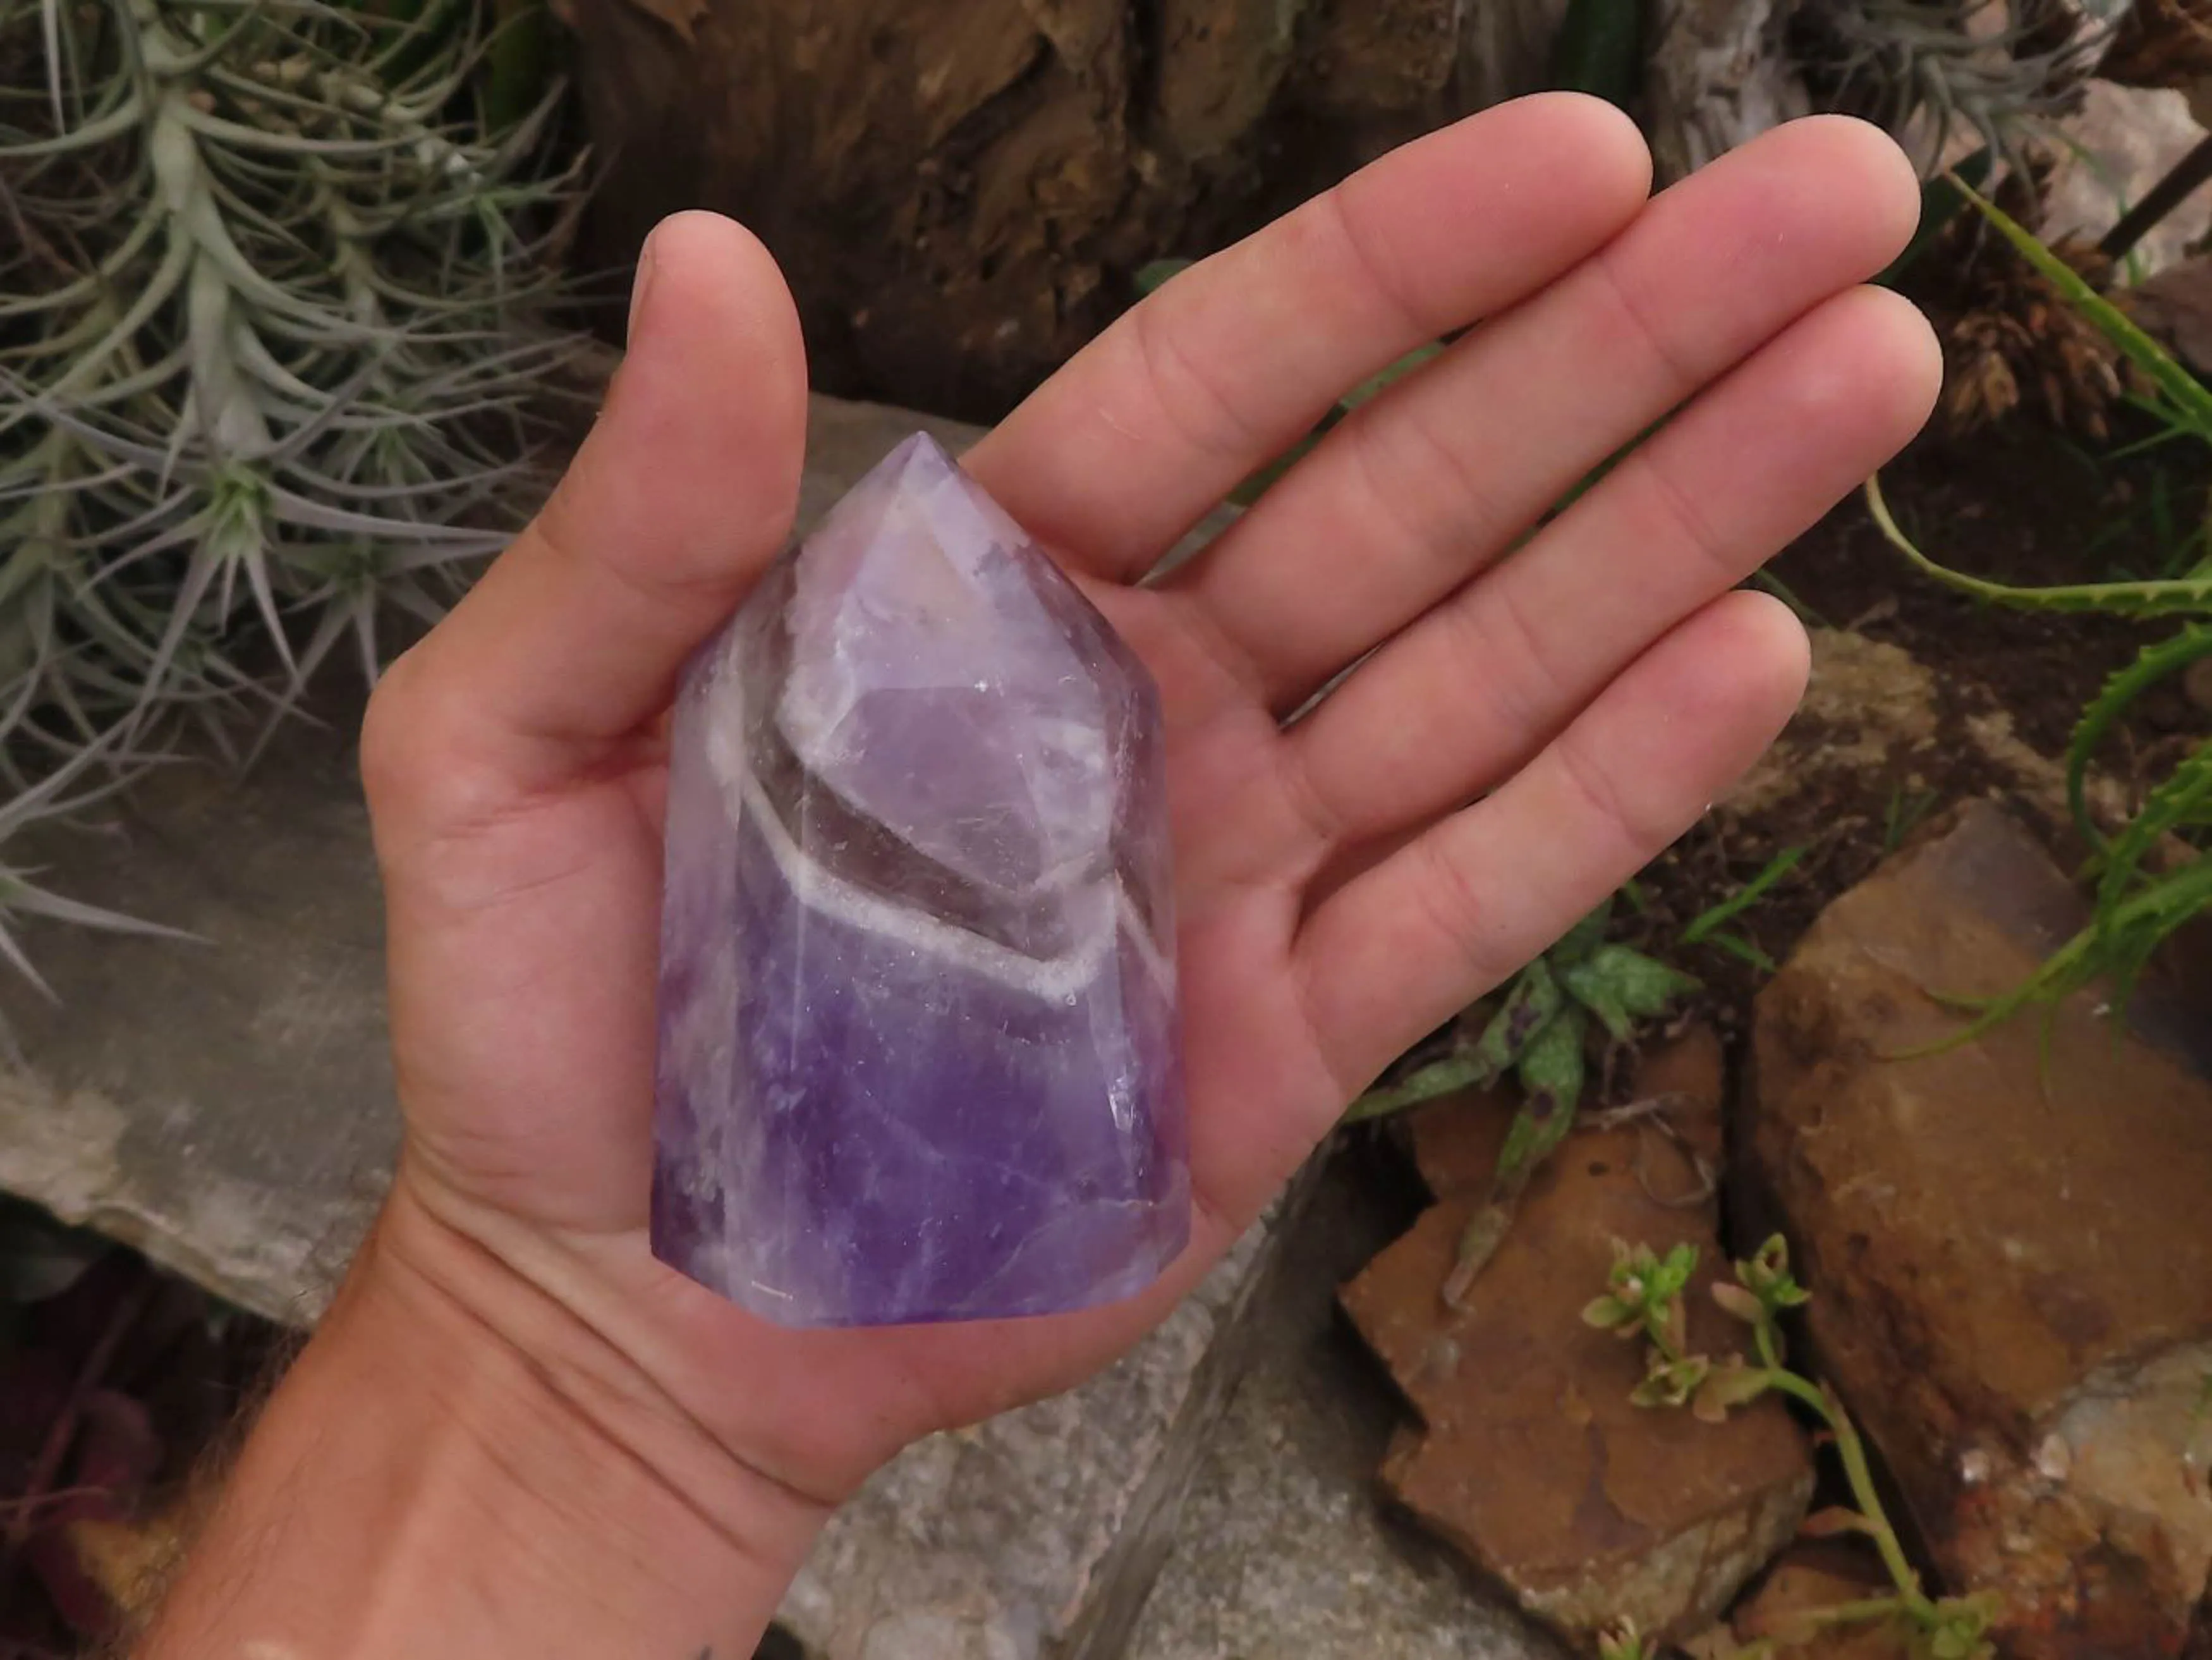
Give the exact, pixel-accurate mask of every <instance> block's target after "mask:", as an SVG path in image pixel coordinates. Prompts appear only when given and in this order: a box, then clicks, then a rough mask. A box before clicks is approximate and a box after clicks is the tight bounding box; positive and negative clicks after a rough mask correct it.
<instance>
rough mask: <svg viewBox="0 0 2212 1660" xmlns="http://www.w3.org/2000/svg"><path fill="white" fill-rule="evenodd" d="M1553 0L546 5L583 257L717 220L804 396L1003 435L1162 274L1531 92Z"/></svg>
mask: <svg viewBox="0 0 2212 1660" xmlns="http://www.w3.org/2000/svg"><path fill="white" fill-rule="evenodd" d="M1559 3H1560V0H1480V3H1475V4H1467V3H1464V0H1144V3H1139V0H555V5H556V10H557V11H558V12H559V14H560V15H562V18H563V19H564V20H565V21H567V22H568V25H569V26H570V27H571V28H572V29H573V30H574V33H575V34H576V36H577V38H578V46H579V48H580V49H579V50H578V51H577V52H576V53H575V69H576V78H577V82H578V86H579V90H580V95H581V97H582V100H583V103H584V107H585V112H586V119H587V120H588V122H589V125H590V127H591V130H592V142H593V148H594V150H595V153H596V154H598V155H599V156H600V157H601V158H602V161H603V162H604V166H605V179H603V181H602V185H601V188H600V189H599V190H598V191H597V192H595V194H594V197H593V200H592V206H591V210H590V213H589V215H588V216H587V222H586V231H585V235H584V238H583V247H582V249H581V251H580V256H579V263H580V265H583V266H586V267H588V268H592V269H599V270H617V269H619V268H621V267H622V266H623V265H627V264H629V262H630V261H631V260H633V259H634V258H635V255H636V252H637V249H638V246H639V244H640V243H641V240H643V238H644V235H645V233H646V231H647V229H648V228H650V227H651V226H652V224H653V222H655V221H657V220H658V219H659V218H660V217H661V216H663V215H664V214H666V213H669V212H671V211H674V210H678V209H680V208H689V207H709V208H714V209H717V210H720V211H723V212H726V213H730V214H732V215H734V216H737V217H738V218H739V219H742V220H743V221H744V222H745V223H746V224H747V225H748V226H750V227H751V228H753V229H754V230H756V231H757V233H758V234H760V236H761V238H762V240H763V241H765V242H766V243H767V244H768V246H769V248H770V249H771V250H772V251H773V252H775V256H776V258H777V259H778V261H779V262H780V263H781V265H782V267H783V270H784V272H785V274H786V276H787V277H788V278H789V279H790V282H791V287H792V290H793V294H794V295H795V296H796V297H797V300H798V303H799V307H800V310H801V314H802V318H803V320H804V323H805V332H806V340H807V348H808V353H809V357H810V362H811V368H812V369H813V371H814V378H815V383H816V384H817V386H821V387H823V389H824V390H830V391H836V392H842V393H845V394H848V395H857V396H866V397H872V398H892V399H894V400H895V401H897V402H900V403H903V404H911V405H913V406H915V407H917V408H922V409H928V410H936V411H939V412H940V413H945V414H950V415H961V416H966V417H971V418H975V419H989V418H993V417H996V416H998V415H1000V414H1002V413H1003V412H1004V411H1005V410H1006V409H1007V408H1008V407H1010V406H1011V405H1012V403H1013V402H1014V401H1015V400H1016V399H1017V398H1018V397H1019V396H1020V395H1021V394H1023V393H1024V392H1026V391H1028V390H1029V388H1030V387H1031V386H1034V385H1035V384H1036V382H1037V381H1038V380H1042V378H1043V377H1044V376H1045V375H1046V374H1048V373H1049V372H1050V371H1051V370H1053V369H1054V368H1057V367H1058V366H1059V365H1060V363H1062V362H1065V361H1066V359H1067V357H1068V356H1070V355H1071V354H1072V353H1073V351H1074V350H1076V349H1077V348H1079V346H1081V345H1082V344H1083V343H1084V342H1085V340H1087V339H1089V338H1090V337H1091V335H1092V334H1094V333H1095V332H1097V330H1098V329H1099V328H1100V327H1101V326H1103V325H1104V324H1105V323H1107V322H1108V321H1109V320H1110V319H1112V318H1113V317H1114V316H1115V314H1116V313H1119V312H1120V311H1121V308H1122V307H1124V306H1126V305H1127V303H1128V301H1129V300H1130V298H1131V297H1132V289H1131V284H1130V282H1129V279H1130V277H1132V276H1133V274H1134V273H1135V272H1136V271H1138V270H1139V269H1140V268H1141V267H1142V266H1144V265H1146V264H1147V263H1149V262H1150V261H1152V260H1154V259H1157V258H1163V257H1165V256H1170V255H1197V254H1201V253H1205V252H1208V251H1210V250H1211V249H1212V248H1215V247H1218V246H1223V245H1224V244H1225V242H1227V241H1230V240H1234V238H1235V237H1236V236H1237V235H1238V234H1242V233H1243V232H1244V231H1247V230H1249V229H1252V228H1255V227H1256V226H1257V225H1258V224H1259V223H1260V222H1261V221H1263V220H1264V219H1266V218H1267V216H1269V215H1271V214H1272V213H1273V212H1277V211H1279V210H1282V209H1284V208H1285V207H1288V206H1289V205H1290V204H1291V203H1293V202H1296V201H1297V200H1299V199H1301V198H1304V196H1306V195H1308V194H1310V193H1311V192H1314V191H1317V190H1319V189H1322V188H1323V187H1325V186H1327V185H1331V184H1334V182H1336V180H1337V179H1340V178H1342V177H1343V176H1344V174H1346V173H1348V172H1350V171H1352V169H1353V168H1354V167H1358V165H1359V164H1360V163H1362V162H1364V161H1367V160H1369V159H1370V157H1371V156H1372V155H1374V154H1376V152H1377V151H1378V150H1379V149H1381V148H1383V147H1384V146H1387V145H1388V144H1389V143H1393V142H1395V141H1396V140H1398V139H1401V138H1404V137H1411V136H1412V135H1413V133H1415V132H1418V131H1423V130H1425V129H1426V128H1427V127H1429V126H1431V125H1437V124H1439V123H1441V122H1443V121H1444V120H1447V119H1450V118H1451V117H1453V116H1455V115H1457V114H1460V113H1463V112H1465V111H1466V110H1467V109H1468V108H1470V107H1473V106H1474V103H1475V102H1476V101H1478V100H1480V101H1483V102H1489V101H1495V100H1498V99H1500V98H1503V97H1505V96H1508V95H1511V94H1518V93H1522V92H1527V91H1530V90H1532V89H1533V88H1534V87H1535V86H1536V85H1538V84H1540V83H1541V76H1542V73H1543V50H1542V48H1543V46H1545V45H1547V44H1548V42H1549V40H1550V34H1551V29H1552V27H1553V22H1554V21H1555V20H1556V17H1557V15H1558V12H1559Z"/></svg>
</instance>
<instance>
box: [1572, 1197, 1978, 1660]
mask: <svg viewBox="0 0 2212 1660" xmlns="http://www.w3.org/2000/svg"><path fill="white" fill-rule="evenodd" d="M1697 1268H1698V1250H1697V1247H1696V1246H1694V1245H1686V1244H1684V1245H1676V1246H1675V1247H1674V1249H1673V1250H1669V1251H1668V1253H1667V1254H1666V1255H1665V1256H1660V1255H1659V1254H1658V1253H1656V1251H1654V1250H1652V1249H1651V1247H1650V1246H1649V1245H1636V1246H1630V1245H1628V1244H1626V1243H1620V1242H1616V1243H1615V1244H1614V1246H1613V1268H1612V1270H1611V1271H1610V1273H1609V1274H1607V1281H1606V1289H1605V1292H1604V1294H1603V1295H1601V1296H1600V1297H1597V1298H1594V1299H1593V1300H1592V1301H1591V1302H1590V1304H1589V1306H1588V1307H1587V1308H1585V1309H1584V1310H1583V1321H1584V1323H1587V1324H1589V1325H1591V1326H1594V1327H1596V1328H1597V1329H1600V1330H1602V1331H1609V1332H1613V1333H1614V1334H1615V1335H1618V1336H1620V1337H1622V1338H1624V1339H1626V1340H1628V1341H1641V1342H1642V1343H1643V1344H1644V1381H1643V1382H1642V1383H1639V1384H1638V1386H1637V1389H1636V1393H1635V1395H1634V1399H1635V1402H1636V1403H1637V1404H1638V1406H1641V1407H1648V1408H1654V1409H1661V1410H1664V1409H1670V1408H1682V1407H1687V1408H1689V1409H1690V1411H1691V1412H1692V1414H1695V1415H1696V1416H1697V1417H1698V1418H1699V1420H1703V1421H1705V1422H1706V1423H1711V1424H1720V1423H1724V1422H1726V1421H1727V1420H1728V1418H1729V1414H1731V1413H1734V1412H1736V1411H1739V1410H1741V1408H1744V1407H1747V1406H1748V1405H1750V1404H1751V1403H1752V1402H1754V1401H1757V1400H1759V1399H1760V1398H1762V1397H1763V1396H1765V1395H1782V1396H1784V1397H1785V1398H1786V1399H1788V1400H1790V1401H1791V1402H1795V1403H1796V1405H1798V1406H1799V1407H1802V1408H1803V1409H1804V1410H1805V1411H1807V1412H1808V1413H1810V1414H1812V1415H1813V1417H1814V1419H1816V1420H1818V1421H1819V1422H1820V1425H1821V1426H1822V1427H1823V1428H1824V1429H1825V1430H1826V1432H1827V1438H1828V1442H1829V1444H1831V1445H1832V1447H1833V1448H1834V1449H1835V1452H1836V1456H1837V1459H1838V1462H1840V1463H1841V1464H1842V1465H1843V1468H1844V1480H1845V1481H1846V1482H1847V1483H1848V1484H1849V1487H1850V1495H1851V1502H1850V1505H1848V1506H1844V1507H1840V1508H1838V1509H1834V1510H1828V1511H1820V1512H1819V1513H1818V1514H1816V1515H1814V1517H1812V1518H1811V1519H1810V1520H1809V1521H1808V1522H1807V1523H1806V1531H1807V1533H1808V1534H1812V1535H1838V1534H1858V1535H1863V1536H1864V1537H1865V1538H1867V1539H1869V1540H1870V1541H1872V1542H1873V1544H1874V1547H1875V1551H1876V1552H1877V1553H1878V1554H1880V1556H1881V1561H1882V1566H1884V1568H1886V1569H1887V1571H1888V1573H1889V1576H1890V1579H1891V1582H1892V1584H1893V1586H1894V1590H1892V1591H1891V1592H1889V1593H1888V1594H1887V1595H1884V1596H1870V1597H1864V1598H1861V1599H1859V1600H1857V1601H1855V1602H1843V1603H1838V1604H1836V1605H1835V1606H1833V1607H1830V1608H1816V1609H1813V1610H1811V1611H1809V1612H1808V1613H1805V1614H1798V1615H1795V1616H1793V1617H1792V1618H1791V1620H1790V1623H1789V1624H1788V1626H1787V1627H1785V1628H1784V1630H1781V1631H1778V1632H1776V1633H1772V1634H1771V1635H1769V1636H1768V1637H1766V1638H1764V1639H1761V1640H1760V1641H1759V1642H1758V1643H1754V1644H1753V1645H1750V1646H1749V1647H1747V1648H1743V1649H1740V1650H1738V1651H1737V1652H1736V1656H1735V1660H1770V1657H1774V1656H1777V1655H1778V1654H1779V1653H1780V1652H1781V1651H1784V1650H1786V1649H1788V1648H1790V1647H1792V1646H1795V1645H1799V1644H1802V1643H1806V1642H1809V1641H1811V1640H1812V1639H1814V1637H1816V1636H1818V1635H1819V1633H1821V1632H1823V1631H1826V1630H1829V1629H1832V1628H1833V1627H1838V1626H1856V1625H1867V1624H1875V1623H1887V1624H1890V1625H1893V1626H1894V1627H1896V1628H1897V1629H1898V1630H1899V1632H1901V1633H1903V1635H1904V1636H1905V1640H1906V1643H1907V1645H1908V1646H1909V1648H1910V1650H1911V1653H1912V1655H1913V1656H1914V1660H1995V1657H1996V1646H1995V1645H1994V1644H1993V1643H1992V1642H1991V1640H1990V1634H1989V1633H1990V1627H1992V1626H1993V1625H1994V1624H1995V1622H1996V1617H1997V1614H1998V1612H1999V1608H1998V1604H1997V1602H1996V1599H1995V1598H1994V1597H1992V1596H1989V1595H1987V1594H1986V1593H1983V1594H1978V1595H1975V1596H1944V1597H1934V1596H1929V1594H1928V1592H1927V1591H1926V1590H1925V1589H1924V1588H1923V1586H1922V1584H1921V1583H1920V1575H1919V1573H1918V1572H1917V1570H1916V1569H1915V1568H1914V1567H1913V1566H1912V1564H1911V1560H1910V1559H1909V1558H1908V1557H1907V1556H1906V1555H1905V1546H1904V1544H1903V1542H1902V1541H1900V1540H1899V1537H1898V1534H1897V1529H1896V1528H1895V1527H1894V1526H1893V1525H1892V1524H1891V1522H1890V1520H1889V1516H1888V1513H1887V1511H1885V1510H1884V1509H1883V1508H1882V1503H1881V1493H1880V1492H1879V1491H1878V1490H1877V1489H1876V1487H1875V1478H1874V1468H1873V1464H1872V1462H1871V1461H1870V1459H1869V1455H1868V1451H1867V1445H1866V1443H1865V1441H1864V1440H1863V1438H1861V1436H1860V1434H1859V1432H1858V1426H1857V1425H1856V1424H1854V1423H1853V1422H1852V1421H1851V1418H1850V1414H1849V1413H1847V1412H1845V1411H1844V1403H1843V1402H1842V1401H1841V1400H1839V1399H1838V1397H1837V1395H1836V1392H1835V1391H1834V1390H1833V1389H1830V1388H1829V1387H1828V1386H1827V1385H1826V1384H1825V1383H1815V1382H1814V1380H1813V1379H1811V1378H1809V1377H1803V1376H1802V1375H1801V1374H1799V1373H1797V1372H1796V1371H1791V1370H1790V1367H1789V1365H1787V1364H1786V1362H1785V1359H1784V1356H1785V1354H1786V1345H1785V1343H1784V1337H1783V1333H1782V1320H1783V1318H1784V1316H1786V1315H1787V1314H1789V1312H1790V1310H1793V1309H1797V1308H1802V1307H1803V1306H1804V1304H1807V1303H1808V1302H1809V1301H1810V1300H1811V1294H1810V1293H1809V1292H1807V1291H1806V1289H1805V1288H1804V1287H1803V1286H1801V1285H1799V1284H1798V1283H1797V1280H1796V1278H1795V1276H1793V1275H1792V1274H1791V1273H1790V1248H1789V1245H1788V1243H1786V1242H1785V1241H1784V1239H1783V1237H1782V1236H1781V1235H1779V1234H1777V1235H1776V1236H1775V1237H1772V1238H1771V1239H1769V1240H1768V1241H1767V1242H1766V1243H1765V1244H1764V1245H1762V1246H1760V1247H1759V1250H1758V1252H1757V1254H1755V1255H1754V1256H1750V1257H1747V1258H1746V1259H1745V1260H1743V1261H1742V1262H1738V1263H1736V1264H1735V1279H1734V1280H1733V1281H1732V1282H1731V1281H1727V1280H1723V1281H1721V1282H1719V1283H1717V1284H1716V1285H1715V1286H1713V1288H1712V1298H1713V1301H1714V1303H1715V1304H1717V1305H1718V1307H1719V1308H1720V1309H1721V1310H1722V1311H1723V1312H1724V1313H1725V1314H1727V1315H1729V1316H1730V1317H1731V1318H1733V1319H1735V1320H1738V1321H1741V1323H1743V1324H1744V1325H1746V1326H1747V1327H1749V1328H1750V1335H1751V1341H1752V1350H1753V1353H1752V1355H1751V1356H1750V1357H1747V1356H1745V1355H1743V1354H1741V1353H1729V1354H1725V1355H1723V1356H1721V1357H1719V1358H1718V1359H1715V1358H1714V1357H1712V1356H1711V1355H1707V1354H1704V1353H1698V1352H1696V1351H1693V1350H1692V1348H1691V1347H1690V1343H1689V1335H1688V1333H1689V1316H1688V1311H1687V1304H1686V1298H1687V1297H1688V1295H1689V1288H1690V1286H1691V1285H1692V1283H1693V1281H1694V1280H1695V1278H1696V1275H1697Z"/></svg>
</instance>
